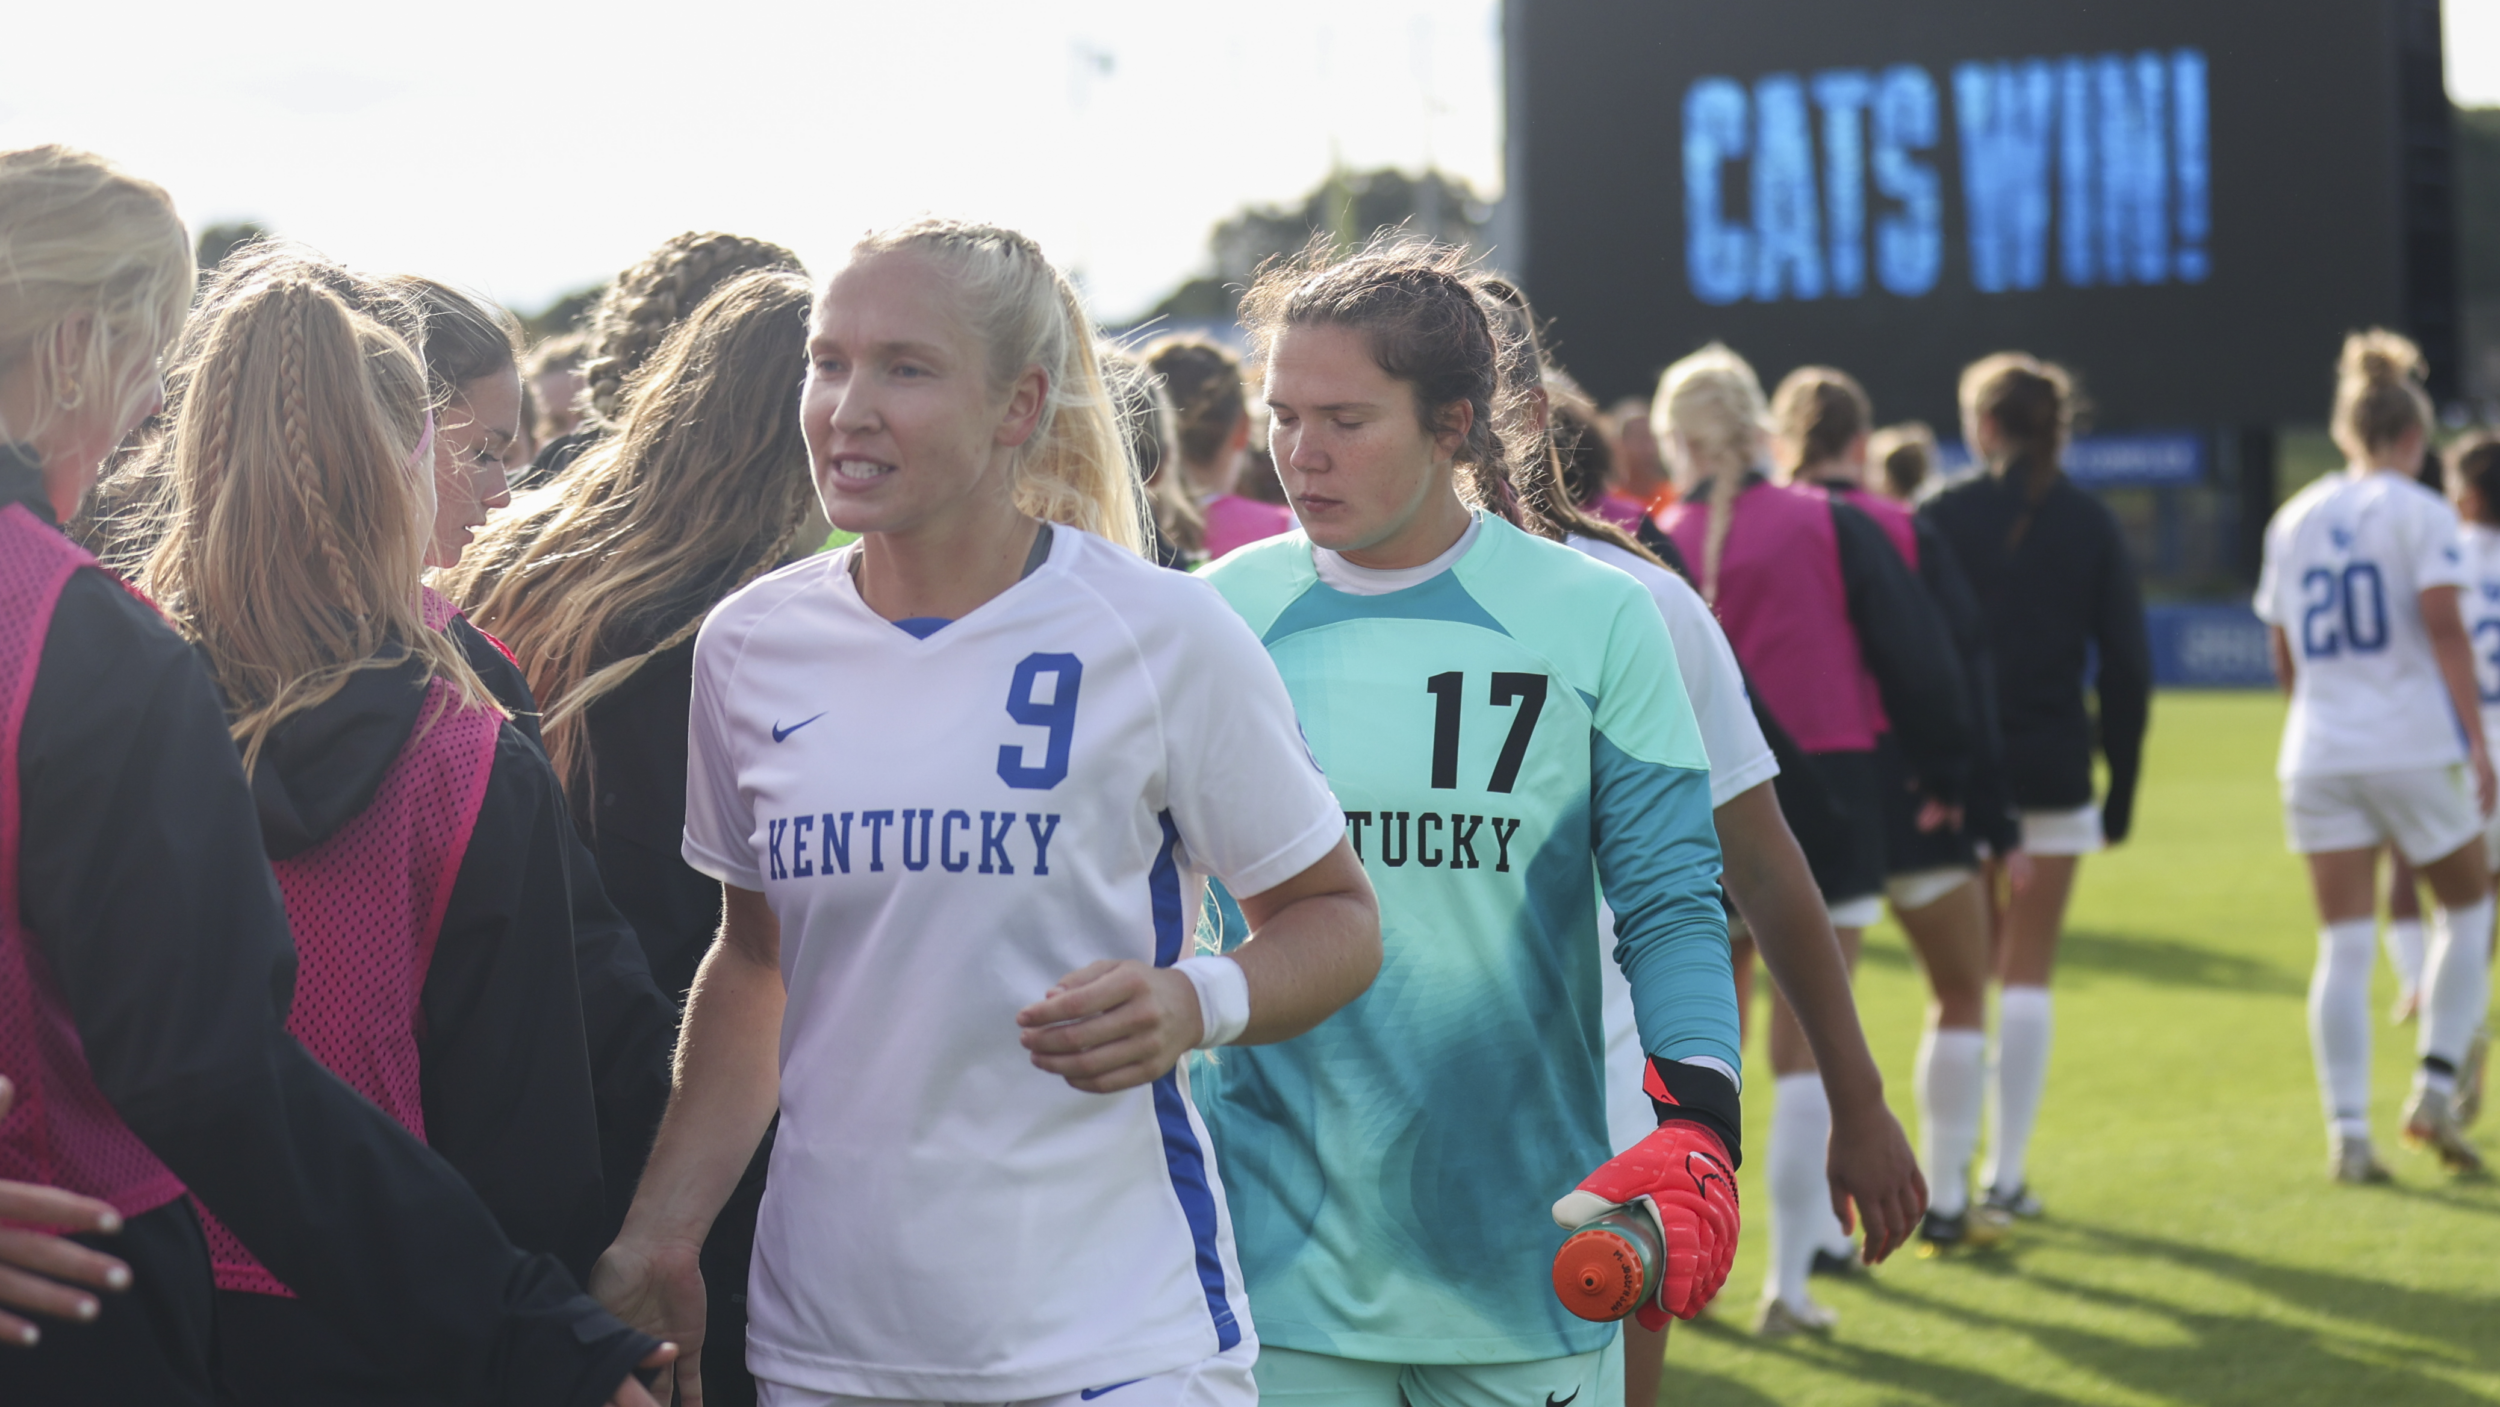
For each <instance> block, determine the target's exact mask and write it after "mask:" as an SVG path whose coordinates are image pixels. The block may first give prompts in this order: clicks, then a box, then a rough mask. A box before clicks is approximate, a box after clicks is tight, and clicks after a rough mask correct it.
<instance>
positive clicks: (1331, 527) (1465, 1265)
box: [1207, 241, 1739, 1407]
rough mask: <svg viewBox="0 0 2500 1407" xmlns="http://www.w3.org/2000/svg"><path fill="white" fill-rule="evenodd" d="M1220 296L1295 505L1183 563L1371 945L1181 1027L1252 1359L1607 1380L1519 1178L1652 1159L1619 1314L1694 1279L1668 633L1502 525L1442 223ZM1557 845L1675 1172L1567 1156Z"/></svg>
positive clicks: (1703, 1107)
mask: <svg viewBox="0 0 2500 1407" xmlns="http://www.w3.org/2000/svg"><path fill="white" fill-rule="evenodd" d="M1243 307H1244V313H1245V321H1246V322H1247V324H1248V325H1249V326H1250V328H1251V331H1252V334H1253V336H1254V337H1255V338H1256V339H1257V341H1258V344H1259V346H1260V349H1261V351H1262V354H1263V356H1264V359H1265V362H1266V367H1267V381H1266V388H1265V389H1266V399H1267V402H1268V405H1269V407H1270V409H1271V411H1272V412H1273V415H1274V430H1273V433H1272V437H1271V440H1270V444H1271V446H1272V448H1273V449H1274V452H1275V458H1276V465H1277V470H1278V472H1279V473H1280V474H1281V475H1282V476H1283V478H1284V482H1285V486H1286V489H1287V491H1288V492H1290V493H1291V494H1292V496H1293V500H1294V511H1295V515H1296V516H1297V517H1298V518H1299V519H1300V521H1301V523H1302V525H1303V531H1301V532H1299V533H1291V534H1286V535H1284V536H1281V537H1276V538H1272V539H1269V540H1268V541H1266V542H1262V543H1258V544H1254V545H1252V546H1250V547H1248V548H1244V549H1242V550H1240V551H1238V552H1235V553H1234V554H1233V555H1232V556H1230V557H1229V558H1227V559H1226V560H1224V561H1222V562H1219V563H1217V564H1216V565H1215V566H1214V567H1212V568H1210V569H1209V571H1208V579H1209V580H1211V581H1213V582H1214V583H1215V585H1216V586H1217V588H1218V589H1220V590H1221V591H1223V593H1224V594H1225V597H1226V598H1227V599H1228V600H1230V601H1231V602H1232V604H1233V607H1234V609H1235V610H1237V611H1239V612H1240V613H1241V615H1242V617H1243V618H1244V619H1245V620H1247V621H1248V622H1249V623H1250V626H1251V628H1252V629H1253V630H1254V631H1255V632H1257V633H1258V635H1259V636H1260V638H1261V639H1262V640H1264V641H1265V642H1266V645H1267V648H1268V651H1269V653H1270V654H1271V655H1272V656H1274V658H1275V660H1276V662H1277V666H1278V668H1279V669H1280V670H1282V671H1283V673H1284V675H1285V681H1286V685H1287V687H1288V688H1289V689H1290V690H1291V691H1292V693H1293V696H1294V704H1295V707H1296V710H1297V712H1298V713H1299V715H1300V717H1301V720H1302V725H1303V728H1304V729H1305V730H1306V732H1307V733H1308V735H1309V737H1310V740H1311V746H1312V748H1313V749H1314V751H1315V752H1316V754H1317V756H1318V757H1319V760H1320V763H1321V765H1322V766H1324V767H1326V768H1327V769H1328V772H1329V777H1330V780H1331V783H1332V784H1333V785H1334V786H1335V788H1336V789H1337V794H1338V798H1339V800H1340V801H1341V802H1342V803H1343V804H1344V806H1345V808H1346V809H1345V815H1344V821H1345V822H1346V823H1347V824H1350V826H1351V828H1352V833H1353V838H1354V842H1355V846H1356V849H1357V851H1358V853H1360V854H1362V855H1363V857H1364V859H1365V862H1366V865H1367V867H1368V868H1369V869H1370V872H1371V874H1372V877H1373V882H1374V883H1375V884H1376V885H1378V886H1379V888H1380V892H1381V908H1382V915H1383V917H1382V931H1383V942H1384V948H1385V952H1386V956H1385V959H1384V965H1383V967H1382V970H1381V976H1380V980H1379V983H1378V984H1377V985H1376V986H1375V987H1374V989H1373V991H1372V993H1371V994H1370V995H1369V996H1367V997H1365V998H1364V999H1363V1000H1361V1001H1360V1002H1358V1003H1356V1004H1355V1005H1354V1006H1353V1007H1351V1008H1349V1009H1348V1011H1347V1012H1346V1013H1345V1014H1344V1015H1342V1016H1340V1017H1339V1018H1338V1019H1337V1020H1335V1021H1332V1022H1330V1023H1329V1024H1328V1025H1326V1026H1323V1027H1322V1028H1320V1029H1319V1030H1318V1031H1316V1032H1314V1033H1312V1034H1311V1035H1310V1036H1308V1037H1305V1038H1304V1039H1302V1040H1299V1041H1295V1042H1293V1043H1291V1044H1289V1045H1283V1046H1277V1047H1273V1048H1262V1049H1259V1050H1254V1051H1243V1052H1227V1053H1226V1054H1225V1055H1224V1056H1223V1057H1222V1059H1220V1060H1218V1061H1215V1062H1212V1065H1211V1070H1212V1074H1213V1079H1212V1080H1211V1082H1210V1093H1209V1095H1208V1103H1207V1107H1208V1109H1209V1116H1210V1117H1209V1123H1210V1125H1211V1126H1212V1127H1213V1128H1214V1129H1215V1131H1216V1138H1217V1145H1218V1149H1219V1151H1220V1152H1221V1153H1222V1154H1223V1156H1224V1159H1225V1165H1226V1168H1227V1179H1228V1186H1229V1187H1230V1188H1231V1191H1232V1206H1233V1214H1234V1218H1235V1223H1236V1225H1237V1226H1238V1227H1239V1228H1240V1236H1241V1246H1242V1266H1243V1271H1244V1273H1245V1275H1246V1276H1247V1278H1248V1280H1249V1283H1250V1287H1251V1294H1252V1296H1253V1299H1254V1302H1255V1303H1256V1304H1257V1305H1258V1307H1259V1314H1260V1323H1261V1326H1262V1332H1263V1334H1264V1342H1265V1347H1264V1349H1263V1350H1262V1353H1261V1357H1260V1359H1259V1365H1258V1374H1259V1388H1260V1393H1261V1396H1262V1398H1263V1399H1265V1400H1267V1401H1269V1402H1273V1403H1297V1404H1305V1405H1306V1407H1321V1405H1322V1404H1343V1405H1344V1407H1356V1404H1369V1405H1371V1407H1394V1404H1397V1403H1398V1402H1400V1401H1401V1400H1402V1399H1403V1400H1405V1401H1409V1402H1424V1401H1433V1402H1445V1401H1449V1400H1452V1395H1453V1394H1459V1395H1463V1396H1464V1398H1465V1400H1476V1399H1477V1398H1479V1397H1486V1398H1490V1397H1492V1396H1494V1395H1498V1396H1499V1398H1500V1400H1503V1401H1511V1402H1535V1401H1539V1400H1544V1401H1548V1402H1554V1403H1561V1402H1568V1401H1571V1400H1572V1399H1573V1398H1574V1397H1575V1396H1581V1395H1583V1394H1585V1399H1584V1400H1586V1401H1589V1402H1596V1403H1601V1404H1611V1403H1613V1402H1615V1401H1617V1400H1620V1398H1621V1396H1622V1392H1623V1386H1622V1383H1623V1377H1622V1366H1621V1358H1620V1350H1619V1348H1618V1341H1619V1338H1620V1336H1619V1335H1618V1334H1617V1333H1616V1332H1615V1330H1614V1328H1613V1326H1612V1325H1605V1324H1592V1323H1587V1322H1584V1321H1581V1320H1578V1319H1575V1318H1572V1317H1571V1316H1570V1315H1569V1314H1568V1313H1567V1312H1565V1311H1564V1310H1563V1308H1562V1307H1561V1305H1560V1304H1558V1303H1557V1302H1556V1300H1555V1298H1554V1295H1553V1292H1552V1289H1551V1280H1550V1276H1551V1264H1552V1258H1553V1255H1554V1252H1555V1250H1556V1248H1557V1247H1558V1245H1559V1244H1560V1241H1561V1235H1562V1233H1560V1232H1558V1231H1557V1230H1556V1229H1555V1227H1554V1225H1553V1224H1552V1221H1551V1220H1549V1219H1548V1215H1547V1211H1546V1208H1547V1204H1548V1203H1550V1202H1551V1201H1552V1194H1553V1189H1554V1188H1555V1187H1557V1186H1558V1185H1562V1184H1564V1182H1565V1181H1566V1180H1567V1179H1570V1178H1575V1177H1578V1176H1580V1174H1581V1173H1583V1172H1584V1171H1586V1170H1588V1169H1591V1168H1598V1169H1599V1171H1598V1173H1596V1174H1592V1175H1591V1177H1590V1178H1589V1179H1588V1181H1587V1182H1585V1183H1584V1184H1583V1190H1582V1191H1580V1192H1576V1193H1574V1194H1572V1196H1570V1197H1567V1198H1565V1199H1564V1204H1563V1205H1560V1206H1557V1207H1556V1208H1555V1210H1554V1212H1553V1214H1552V1215H1553V1217H1554V1218H1557V1219H1561V1218H1579V1219H1584V1216H1583V1213H1584V1212H1585V1213H1587V1214H1594V1213H1595V1212H1597V1211H1602V1210H1604V1209H1605V1208H1606V1207H1607V1206H1609V1205H1611V1204H1615V1203H1621V1202H1627V1201H1631V1200H1633V1198H1634V1197H1635V1196H1637V1195H1640V1194H1643V1193H1655V1195H1656V1197H1657V1200H1658V1202H1659V1204H1660V1206H1661V1207H1662V1208H1663V1209H1664V1211H1665V1213H1666V1216H1667V1222H1668V1227H1669V1234H1670V1236H1671V1237H1672V1238H1673V1239H1674V1240H1675V1242H1676V1244H1677V1247H1678V1250H1679V1252H1680V1253H1682V1254H1683V1255H1684V1256H1686V1257H1689V1259H1686V1260H1683V1261H1682V1262H1680V1265H1681V1267H1682V1268H1681V1269H1680V1270H1679V1272H1678V1273H1677V1275H1675V1276H1673V1277H1670V1283H1669V1284H1668V1285H1667V1286H1666V1287H1665V1288H1664V1289H1663V1290H1662V1291H1661V1293H1660V1294H1659V1295H1658V1296H1657V1297H1656V1298H1655V1299H1654V1300H1653V1301H1652V1302H1651V1303H1650V1304H1648V1305H1647V1306H1645V1307H1643V1309H1642V1310H1641V1313H1642V1314H1643V1315H1644V1316H1646V1317H1647V1318H1648V1321H1649V1322H1650V1324H1651V1326H1652V1327H1653V1328H1654V1327H1657V1326H1659V1325H1662V1324H1663V1323H1664V1322H1665V1321H1666V1317H1667V1316H1668V1315H1669V1314H1675V1315H1681V1316H1685V1317H1689V1316H1690V1315H1692V1314H1694V1313H1697V1312H1698V1311H1699V1310H1700V1308H1701V1306H1702V1305H1703V1303H1705V1302H1706V1301H1707V1300H1708V1299H1709V1297H1710V1296H1711V1295H1712V1294H1713V1293H1715V1292H1716V1290H1717V1289H1718V1286H1719V1284H1720V1283H1722V1282H1723V1281H1724V1280H1725V1278H1726V1267H1727V1257H1728V1255H1730V1254H1732V1252H1733V1249H1734V1241H1735V1234H1736V1225H1735V1222H1736V1207H1735V1201H1734V1186H1733V1175H1732V1172H1731V1171H1730V1169H1732V1166H1733V1163H1734V1156H1733V1152H1734V1149H1735V1146H1736V1142H1737V1136H1738V1123H1739V1120H1738V1116H1737V1102H1736V1084H1735V1076H1736V1061H1737V1051H1736V1019H1735V1018H1736V1013H1735V1006H1734V1003H1733V1001H1732V1000H1731V994H1730V992H1729V990H1728V982H1727V948H1726V936H1725V932H1726V930H1725V926H1724V923H1723V920H1722V919H1721V916H1720V911H1719V907H1718V899H1717V893H1716V880H1717V877H1718V844H1717V841H1716V839H1715V838H1714V836H1713V835H1712V833H1711V825H1710V801H1709V776H1708V772H1707V761H1706V758H1705V756H1704V754H1703V751H1702V748H1701V743H1700V739H1699V736H1698V731H1697V729H1696V728H1695V725H1694V723H1693V718H1692V710H1691V706H1690V704H1689V703H1688V702H1687V701H1686V700H1685V698H1684V696H1683V687H1682V684H1681V682H1680V680H1679V679H1678V678H1677V676H1676V673H1675V666H1674V658H1673V647H1672V646H1671V645H1670V644H1669V642H1668V637H1667V634H1666V629H1665V627H1664V626H1663V625H1662V624H1661V623H1660V621H1659V619H1658V612H1657V608H1656V607H1655V606H1654V605H1653V604H1652V603H1651V602H1650V600H1649V598H1648V597H1647V595H1646V594H1645V593H1643V592H1642V591H1641V590H1640V588H1639V586H1638V585H1637V584H1636V583H1634V582H1632V581H1631V580H1629V579H1628V578H1626V577H1625V576H1623V574H1621V573H1620V572H1615V571H1612V570H1610V569H1607V568H1604V567H1601V566H1599V565H1598V564H1596V563H1593V562H1591V561H1589V560H1588V559H1586V558H1585V557H1582V556H1580V555H1579V554H1577V553H1574V552H1572V551H1570V550H1569V549H1567V548H1565V547H1563V546H1561V545H1560V544H1558V543H1551V542H1547V541H1544V540H1543V539H1540V538H1537V537H1534V536H1531V535H1529V534H1527V533H1525V532H1522V531H1520V530H1519V529H1518V528H1517V527H1516V526H1514V525H1513V523H1512V521H1511V517H1510V515H1511V513H1512V512H1513V509H1512V507H1511V504H1512V502H1513V496H1512V493H1511V489H1510V485H1509V465H1508V458H1509V452H1510V451H1509V447H1508V442H1507V440H1506V439H1505V437H1504V435H1503V433H1502V430H1501V423H1502V422H1501V420H1500V418H1499V417H1498V413H1497V406H1498V403H1499V401H1500V400H1501V376H1500V365H1501V348H1500V344H1499V341H1498V333H1497V331H1496V329H1495V327H1494V325H1493V323H1492V322H1491V320H1490V318H1489V315H1488V312H1487V310H1486V308H1485V307H1484V306H1483V305H1482V304H1481V303H1480V302H1479V301H1478V298H1477V296H1476V293H1475V290H1474V288H1473V287H1472V285H1471V283H1470V279H1469V275H1468V272H1467V270H1466V269H1465V267H1464V265H1463V263H1462V262H1461V261H1460V258H1459V256H1458V255H1457V254H1456V253H1455V252H1454V251H1449V250H1444V249H1440V248H1437V247H1433V246H1424V245H1406V244H1399V243H1396V242H1391V241H1383V242H1380V243H1375V244H1374V245H1373V246H1371V247H1370V248H1368V249H1366V250H1364V251H1363V252H1361V253H1359V254H1356V255H1353V256H1350V257H1347V258H1344V259H1342V260H1334V261H1332V260H1331V259H1330V258H1329V257H1328V256H1327V255H1326V254H1325V253H1322V252H1318V251H1314V252H1313V253H1310V254H1308V255H1306V256H1305V257H1304V258H1303V259H1302V260H1300V261H1299V262H1296V263H1293V264H1290V265H1287V266H1284V267H1280V268H1274V269H1271V270H1270V271H1268V272H1267V273H1265V274H1263V275H1262V276H1261V278H1260V279H1259V281H1258V283H1257V284H1256V285H1255V286H1254V287H1253V289H1252V290H1251V293H1250V295H1249V297H1248V299H1247V300H1246V301H1245V303H1244V305H1243ZM1593 871H1594V873H1595V874H1596V875H1598V876H1599V878H1600V879H1601V880H1602V882H1603V884H1604V887H1605V892H1606V896H1607V898H1608V899H1609V901H1611V903H1612V905H1613V907H1614V910H1615V913H1616V915H1617V921H1616V933H1617V936H1618V939H1619V942H1618V945H1617V947H1616V954H1617V958H1618V960H1619V961H1620V962H1621V964H1622V965H1623V967H1624V970H1625V972H1626V974H1627V976H1628V977H1629V978H1630V981H1631V986H1632V993H1633V1002H1634V1006H1635V1009H1636V1011H1637V1013H1638V1016H1639V1019H1640V1024H1641V1030H1642V1036H1643V1040H1642V1044H1643V1046H1644V1048H1645V1049H1646V1051H1647V1052H1648V1053H1649V1054H1650V1055H1651V1056H1652V1057H1653V1059H1652V1060H1651V1061H1650V1065H1651V1071H1652V1073H1651V1075H1650V1077H1649V1078H1650V1080H1651V1082H1652V1088H1653V1092H1654V1093H1655V1094H1656V1095H1657V1096H1658V1097H1659V1098H1660V1099H1661V1100H1662V1101H1663V1103H1662V1105H1661V1107H1662V1108H1663V1110H1664V1111H1665V1113H1666V1115H1667V1122H1666V1124H1665V1126H1664V1127H1662V1128H1659V1129H1658V1130H1657V1131H1656V1132H1654V1133H1653V1134H1652V1135H1651V1136H1650V1140H1649V1141H1648V1142H1647V1143H1645V1144H1644V1145H1643V1146H1642V1148H1641V1149H1639V1150H1636V1153H1638V1154H1640V1155H1643V1156H1654V1157H1655V1158H1656V1162H1655V1163H1654V1164H1653V1166H1658V1167H1663V1166H1665V1165H1666V1164H1668V1163H1672V1164H1673V1166H1674V1167H1675V1169H1676V1170H1677V1172H1678V1174H1679V1176H1678V1179H1677V1181H1678V1183H1679V1186H1678V1187H1676V1188H1669V1187H1668V1186H1666V1185H1664V1184H1663V1183H1658V1182H1649V1181H1641V1180H1639V1179H1637V1178H1634V1177H1632V1176H1630V1175H1629V1174H1628V1173H1627V1171H1626V1167H1627V1165H1615V1164H1610V1165H1608V1166H1606V1167H1603V1168H1601V1167H1600V1165H1601V1164H1608V1158H1609V1154H1610V1153H1611V1151H1612V1149H1611V1147H1610V1145H1609V1143H1608V1140H1607V1130H1606V1117H1605V1115H1606V1104H1605V1099H1606V1088H1605V1080H1604V1072H1603V1070H1602V1068H1601V1060H1602V1055H1603V1052H1602V1048H1601V1045H1600V1042H1601V1039H1602V1036H1603V1031H1602V1028H1601V1023H1600V1005H1601V994H1600V988H1599V984H1598V980H1597V966H1598V963H1599V961H1600V953H1599V946H1598V942H1597V931H1596V923H1597V896H1596V893H1595V890H1594V888H1593V886H1592V885H1591V884H1590V882H1589V880H1590V876H1591V874H1592V872H1593ZM1687 1169H1696V1170H1701V1169H1706V1170H1708V1171H1707V1173H1706V1176H1705V1175H1703V1174H1699V1173H1697V1174H1696V1176H1694V1177H1684V1176H1682V1174H1683V1173H1684V1172H1685V1170H1687ZM1634 1182H1638V1185H1637V1186H1634V1185H1631V1184H1632V1183H1634ZM1573 1224H1575V1225H1576V1224H1577V1221H1576V1220H1574V1221H1573Z"/></svg>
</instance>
